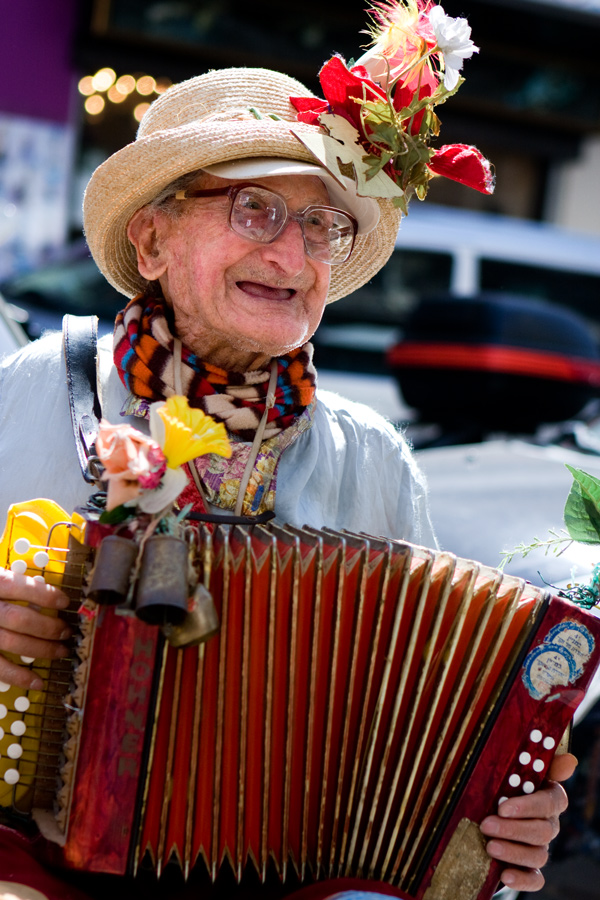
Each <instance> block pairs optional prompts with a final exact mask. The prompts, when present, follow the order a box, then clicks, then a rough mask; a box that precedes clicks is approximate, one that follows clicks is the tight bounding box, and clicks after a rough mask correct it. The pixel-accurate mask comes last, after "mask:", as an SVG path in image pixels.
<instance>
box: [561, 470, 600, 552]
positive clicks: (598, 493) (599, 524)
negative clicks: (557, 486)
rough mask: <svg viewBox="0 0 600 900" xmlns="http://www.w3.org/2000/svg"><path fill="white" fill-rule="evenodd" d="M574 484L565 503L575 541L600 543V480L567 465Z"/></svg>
mask: <svg viewBox="0 0 600 900" xmlns="http://www.w3.org/2000/svg"><path fill="white" fill-rule="evenodd" d="M567 469H568V470H569V472H570V473H571V475H572V476H573V484H572V486H571V490H570V492H569V496H568V497H567V502H566V504H565V511H564V519H565V525H566V528H567V531H568V532H569V535H570V537H572V538H573V540H574V541H580V542H581V543H584V544H599V543H600V480H599V479H598V478H595V477H594V476H593V475H588V473H587V472H584V471H583V470H582V469H575V468H573V466H569V465H567Z"/></svg>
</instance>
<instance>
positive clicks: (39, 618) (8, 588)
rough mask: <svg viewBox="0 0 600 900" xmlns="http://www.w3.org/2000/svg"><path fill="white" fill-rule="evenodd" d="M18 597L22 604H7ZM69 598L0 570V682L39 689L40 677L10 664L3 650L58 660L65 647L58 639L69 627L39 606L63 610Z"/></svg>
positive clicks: (56, 591) (30, 580)
mask: <svg viewBox="0 0 600 900" xmlns="http://www.w3.org/2000/svg"><path fill="white" fill-rule="evenodd" d="M11 600H22V601H24V602H25V605H21V604H20V603H11V602H10V601H11ZM68 605H69V600H68V598H67V597H66V596H65V594H63V592H62V591H61V590H59V589H58V588H55V587H52V586H51V585H49V584H42V583H41V582H40V583H38V582H37V581H34V579H33V578H30V577H28V576H27V575H17V574H15V573H14V572H9V571H7V570H6V569H0V681H4V682H6V683H7V684H13V685H16V686H18V687H22V688H29V689H33V690H41V688H43V686H44V685H43V682H42V680H41V678H40V677H39V676H38V675H36V674H35V673H34V672H32V671H31V670H30V669H29V668H27V667H26V666H21V665H18V664H17V663H12V662H10V661H9V660H8V659H6V657H5V656H4V653H15V654H16V655H17V656H29V657H32V658H34V659H59V658H60V657H62V656H66V655H67V653H68V649H67V647H66V646H65V644H63V643H61V642H62V641H65V640H67V639H68V638H69V637H70V635H71V629H70V628H69V626H68V625H67V624H66V623H65V622H64V621H63V620H62V619H60V618H58V617H56V616H49V615H45V614H44V613H43V612H41V611H40V610H42V609H55V610H61V609H65V608H66V607H67V606H68Z"/></svg>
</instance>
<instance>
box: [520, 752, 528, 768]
mask: <svg viewBox="0 0 600 900" xmlns="http://www.w3.org/2000/svg"><path fill="white" fill-rule="evenodd" d="M519 762H520V763H521V765H522V766H528V765H529V763H530V762H531V753H527V751H526V750H525V751H524V752H523V753H521V755H520V756H519Z"/></svg>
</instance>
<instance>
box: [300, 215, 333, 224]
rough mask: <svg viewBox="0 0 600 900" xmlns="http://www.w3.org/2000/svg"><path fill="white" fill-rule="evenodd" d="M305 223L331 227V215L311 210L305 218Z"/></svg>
mask: <svg viewBox="0 0 600 900" xmlns="http://www.w3.org/2000/svg"><path fill="white" fill-rule="evenodd" d="M304 221H305V223H306V224H307V225H310V226H311V227H313V228H331V226H332V224H333V223H332V221H331V217H330V216H328V215H327V214H326V213H320V212H312V213H310V214H309V215H308V216H306V218H305V220H304Z"/></svg>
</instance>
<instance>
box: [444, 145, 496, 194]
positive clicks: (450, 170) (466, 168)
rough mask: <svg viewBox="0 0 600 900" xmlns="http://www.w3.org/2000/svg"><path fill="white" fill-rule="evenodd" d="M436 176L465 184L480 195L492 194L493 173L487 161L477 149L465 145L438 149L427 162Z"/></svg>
mask: <svg viewBox="0 0 600 900" xmlns="http://www.w3.org/2000/svg"><path fill="white" fill-rule="evenodd" d="M429 168H430V169H431V171H432V172H434V173H435V174H436V175H443V176H444V177H445V178H450V179H451V180H452V181H458V182H460V184H466V185H467V187H471V188H475V190H476V191H481V193H482V194H493V193H494V171H493V168H492V165H491V163H490V162H489V160H487V159H486V158H485V156H483V154H481V153H480V152H479V150H478V149H477V147H468V146H467V145H466V144H447V145H446V146H445V147H440V149H439V150H436V151H435V153H434V154H433V157H432V158H431V159H430V161H429Z"/></svg>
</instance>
